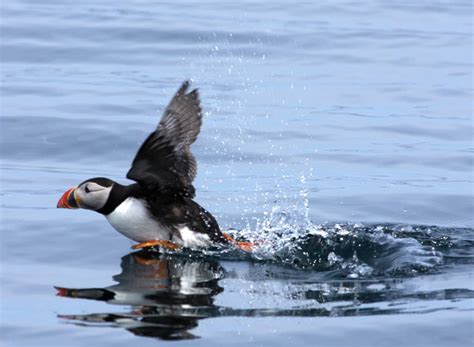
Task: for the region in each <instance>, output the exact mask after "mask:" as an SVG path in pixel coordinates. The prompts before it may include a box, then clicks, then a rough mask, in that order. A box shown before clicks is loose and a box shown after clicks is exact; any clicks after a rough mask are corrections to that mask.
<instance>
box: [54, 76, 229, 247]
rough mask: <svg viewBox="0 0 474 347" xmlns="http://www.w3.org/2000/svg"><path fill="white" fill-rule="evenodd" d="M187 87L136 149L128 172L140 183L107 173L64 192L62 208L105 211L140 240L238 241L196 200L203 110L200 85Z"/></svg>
mask: <svg viewBox="0 0 474 347" xmlns="http://www.w3.org/2000/svg"><path fill="white" fill-rule="evenodd" d="M188 86H189V82H184V83H183V84H182V86H181V87H180V88H179V90H178V91H177V93H176V94H175V96H174V97H173V98H172V99H171V102H170V103H169V105H168V107H167V108H166V110H165V112H164V114H163V116H162V118H161V120H160V122H159V124H158V127H157V128H156V129H155V131H153V132H152V133H151V134H150V135H149V136H148V138H147V139H146V140H145V142H144V143H143V144H142V146H141V147H140V149H139V150H138V152H137V154H136V156H135V159H134V160H133V163H132V167H131V168H130V170H129V171H128V173H127V178H129V179H131V180H133V181H135V182H136V183H134V184H131V185H128V186H123V185H121V184H119V183H117V182H114V181H112V180H110V179H108V178H103V177H98V178H92V179H89V180H86V181H84V182H82V183H81V184H80V185H79V186H77V187H75V188H71V189H69V190H68V191H66V192H65V193H64V194H63V196H62V197H61V199H60V200H59V202H58V207H62V208H85V209H91V210H94V211H96V212H98V213H101V214H103V215H104V216H105V217H106V218H107V220H108V221H109V223H110V224H111V225H112V226H113V227H114V228H115V229H116V230H117V231H119V232H120V233H121V234H123V235H125V236H126V237H128V238H130V239H132V240H134V241H137V242H140V243H141V244H140V245H145V246H156V245H159V246H168V248H173V247H175V246H176V247H191V248H197V247H207V246H210V245H212V244H216V243H217V244H228V243H234V244H237V245H238V243H235V242H233V240H232V239H231V238H230V237H229V236H227V235H225V234H224V233H222V232H221V230H220V229H219V225H218V223H217V221H216V220H215V218H214V217H213V216H212V215H211V214H210V213H209V212H208V211H206V210H205V209H204V208H203V207H201V206H200V205H199V204H198V203H197V202H195V201H194V200H193V198H194V196H195V189H194V187H193V185H192V182H193V180H194V178H195V176H196V172H197V165H196V160H195V158H194V156H193V155H192V153H191V151H190V145H191V144H192V143H194V141H195V140H196V138H197V135H198V134H199V131H200V128H201V124H202V113H201V107H200V104H199V97H198V91H197V89H195V90H193V91H191V92H189V93H188V92H187V89H188ZM140 245H139V246H140ZM171 246H173V247H171Z"/></svg>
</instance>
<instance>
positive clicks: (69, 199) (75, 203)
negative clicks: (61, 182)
mask: <svg viewBox="0 0 474 347" xmlns="http://www.w3.org/2000/svg"><path fill="white" fill-rule="evenodd" d="M56 207H57V208H79V207H80V206H79V199H78V198H77V197H76V187H74V188H71V189H68V190H66V191H65V192H64V194H63V196H61V199H59V201H58V204H57V206H56Z"/></svg>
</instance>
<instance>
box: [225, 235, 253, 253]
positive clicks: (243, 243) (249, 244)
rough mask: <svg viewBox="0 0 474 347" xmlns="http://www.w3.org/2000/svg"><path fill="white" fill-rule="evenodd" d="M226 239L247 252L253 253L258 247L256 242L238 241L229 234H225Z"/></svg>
mask: <svg viewBox="0 0 474 347" xmlns="http://www.w3.org/2000/svg"><path fill="white" fill-rule="evenodd" d="M223 234H224V237H225V238H226V239H227V241H229V242H230V243H232V244H234V245H235V246H237V247H238V248H240V249H241V250H243V251H245V252H252V251H253V249H254V247H255V246H256V245H257V243H255V242H248V241H236V240H235V239H234V238H233V237H232V236H230V235H229V234H226V233H223Z"/></svg>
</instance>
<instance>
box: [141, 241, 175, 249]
mask: <svg viewBox="0 0 474 347" xmlns="http://www.w3.org/2000/svg"><path fill="white" fill-rule="evenodd" d="M149 247H163V248H166V249H170V250H172V251H174V250H177V249H178V248H179V246H178V245H177V244H176V243H173V242H171V241H166V240H150V241H145V242H141V243H138V244H136V245H133V246H132V248H133V249H142V248H149Z"/></svg>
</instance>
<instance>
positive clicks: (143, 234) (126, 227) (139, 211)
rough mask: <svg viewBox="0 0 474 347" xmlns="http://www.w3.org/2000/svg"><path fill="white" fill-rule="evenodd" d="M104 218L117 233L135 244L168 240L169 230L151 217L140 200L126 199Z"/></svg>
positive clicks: (144, 202) (144, 203) (143, 201)
mask: <svg viewBox="0 0 474 347" xmlns="http://www.w3.org/2000/svg"><path fill="white" fill-rule="evenodd" d="M106 218H107V220H108V221H109V223H110V224H111V225H112V226H113V227H114V228H115V229H116V230H117V231H118V232H120V233H121V234H123V235H125V236H126V237H128V238H129V239H132V240H134V241H137V242H144V241H150V240H169V239H170V232H169V230H168V229H167V228H166V227H165V226H163V225H162V224H160V223H159V222H158V221H156V220H155V219H154V218H153V217H152V216H151V214H150V212H149V211H148V208H147V205H146V201H145V200H142V199H136V198H127V199H126V200H124V202H122V203H121V204H120V205H118V206H117V208H116V209H115V210H114V211H113V212H112V213H110V214H109V215H107V216H106Z"/></svg>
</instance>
